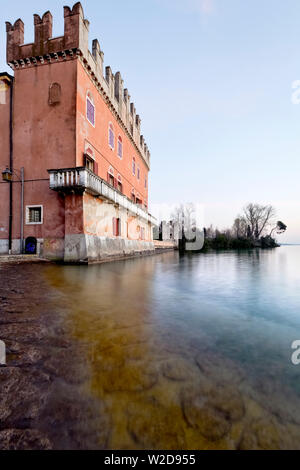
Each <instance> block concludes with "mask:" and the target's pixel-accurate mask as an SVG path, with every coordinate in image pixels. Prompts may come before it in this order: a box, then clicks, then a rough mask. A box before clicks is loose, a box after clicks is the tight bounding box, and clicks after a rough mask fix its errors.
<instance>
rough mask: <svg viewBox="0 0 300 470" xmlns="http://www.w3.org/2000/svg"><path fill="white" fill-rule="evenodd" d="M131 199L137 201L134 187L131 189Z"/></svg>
mask: <svg viewBox="0 0 300 470" xmlns="http://www.w3.org/2000/svg"><path fill="white" fill-rule="evenodd" d="M131 200H132V201H133V202H134V203H135V191H134V189H132V190H131Z"/></svg>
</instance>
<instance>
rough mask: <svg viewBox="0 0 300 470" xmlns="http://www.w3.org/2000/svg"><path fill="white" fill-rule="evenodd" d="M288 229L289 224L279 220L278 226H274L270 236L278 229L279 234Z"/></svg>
mask: <svg viewBox="0 0 300 470" xmlns="http://www.w3.org/2000/svg"><path fill="white" fill-rule="evenodd" d="M286 229H287V226H286V225H285V224H284V223H283V222H281V221H280V220H279V221H278V222H277V224H276V226H275V227H274V228H272V230H271V233H270V235H269V236H270V237H272V235H273V232H274V231H275V230H276V233H277V234H278V235H280V234H281V233H284V232H286Z"/></svg>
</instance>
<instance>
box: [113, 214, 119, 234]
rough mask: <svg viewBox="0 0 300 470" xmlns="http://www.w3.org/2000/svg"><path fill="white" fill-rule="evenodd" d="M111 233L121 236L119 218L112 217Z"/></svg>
mask: <svg viewBox="0 0 300 470" xmlns="http://www.w3.org/2000/svg"><path fill="white" fill-rule="evenodd" d="M113 235H114V237H120V236H121V219H117V218H116V217H114V218H113Z"/></svg>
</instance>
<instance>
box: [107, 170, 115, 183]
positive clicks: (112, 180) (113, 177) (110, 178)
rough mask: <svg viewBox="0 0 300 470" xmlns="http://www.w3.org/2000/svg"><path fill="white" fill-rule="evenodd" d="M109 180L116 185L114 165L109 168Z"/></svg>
mask: <svg viewBox="0 0 300 470" xmlns="http://www.w3.org/2000/svg"><path fill="white" fill-rule="evenodd" d="M107 181H108V183H109V184H110V185H111V186H114V185H115V175H114V169H113V168H112V167H110V168H109V170H108V173H107Z"/></svg>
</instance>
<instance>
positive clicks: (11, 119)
mask: <svg viewBox="0 0 300 470" xmlns="http://www.w3.org/2000/svg"><path fill="white" fill-rule="evenodd" d="M13 84H14V82H13V80H12V82H11V85H10V103H9V169H10V171H11V173H13V163H14V161H13ZM12 223H13V182H12V181H10V183H9V235H8V239H9V240H8V253H9V254H10V255H11V253H12Z"/></svg>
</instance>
